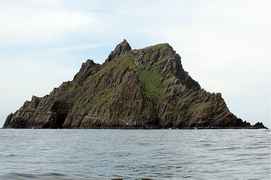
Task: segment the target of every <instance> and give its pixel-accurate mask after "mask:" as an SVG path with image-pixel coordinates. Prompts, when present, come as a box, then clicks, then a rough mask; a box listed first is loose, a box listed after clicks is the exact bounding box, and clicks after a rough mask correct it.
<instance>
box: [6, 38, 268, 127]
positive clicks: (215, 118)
mask: <svg viewBox="0 0 271 180" xmlns="http://www.w3.org/2000/svg"><path fill="white" fill-rule="evenodd" d="M4 128H265V127H264V125H263V124H262V123H256V124H255V125H254V126H252V125H251V124H250V123H248V122H245V121H242V120H241V119H239V118H237V117H236V116H235V115H234V114H232V113H231V112H230V111H229V109H228V107H227V105H226V104H225V101H224V100H223V98H222V96H221V94H220V93H217V94H215V93H209V92H207V91H205V90H204V89H202V88H201V87H200V85H199V84H198V82H196V81H195V80H193V79H192V78H191V77H190V76H189V74H188V73H187V72H186V71H185V70H184V69H183V67H182V64H181V57H180V56H179V55H178V54H176V52H175V51H174V50H173V48H172V47H171V46H170V45H169V44H158V45H155V46H150V47H147V48H144V49H135V50H132V49H131V47H130V45H129V44H128V42H127V41H126V40H124V41H123V42H121V43H120V44H119V45H117V47H116V48H115V49H114V50H113V51H112V52H111V54H110V55H109V57H108V58H107V59H106V60H105V63H104V64H102V65H99V64H96V63H94V62H93V61H92V60H87V61H86V62H85V63H83V65H82V67H81V69H80V71H79V72H78V73H77V74H76V75H75V77H74V79H73V80H72V81H68V82H64V83H63V84H62V85H61V86H60V87H58V88H55V89H54V90H53V91H52V92H51V93H50V94H49V95H46V96H44V97H42V98H39V97H35V96H33V98H32V100H31V101H26V102H25V103H24V105H23V106H22V107H21V108H20V109H19V110H18V111H16V112H15V113H12V114H10V115H9V116H8V117H7V119H6V122H5V124H4Z"/></svg>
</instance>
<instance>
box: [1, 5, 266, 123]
mask: <svg viewBox="0 0 271 180" xmlns="http://www.w3.org/2000/svg"><path fill="white" fill-rule="evenodd" d="M270 7H271V1H269V0H258V1H255V0H227V1H221V0H205V1H201V0H189V1H188V0H148V1H146V0H137V1H132V0H118V1H110V0H77V1H72V0H9V1H6V0H0V82H1V86H0V101H1V103H0V125H1V124H3V123H4V120H5V118H6V116H7V115H8V114H9V113H11V112H14V111H16V110H17V109H18V108H19V107H20V106H22V104H23V103H24V101H25V100H27V99H28V100H29V99H30V98H31V96H32V95H36V96H44V95H46V94H48V93H49V92H50V91H51V90H52V89H53V88H54V87H57V86H59V85H60V84H61V82H63V81H67V80H71V79H72V78H73V76H74V75H75V73H76V72H77V71H78V70H79V68H80V66H81V64H82V63H83V62H84V61H85V60H86V59H88V58H90V59H93V60H94V61H95V62H98V63H103V61H104V59H105V58H106V57H107V56H108V54H109V53H110V51H111V50H112V49H113V48H114V46H115V45H116V44H118V43H119V42H120V41H122V40H123V39H124V38H125V39H127V40H128V41H129V43H130V45H131V46H132V47H133V48H143V47H145V46H149V45H153V44H157V43H162V42H168V43H170V44H171V45H172V46H173V47H174V49H175V50H176V51H177V52H178V53H179V54H180V56H181V57H182V64H183V66H184V68H185V70H186V71H188V72H189V74H190V75H191V76H192V77H193V78H194V79H195V80H197V81H198V82H199V83H200V84H201V86H202V87H203V88H204V89H206V90H208V91H210V92H221V93H222V95H223V98H224V99H225V101H226V103H227V104H228V107H229V109H230V110H231V111H232V112H233V113H235V114H236V115H237V116H238V117H240V118H242V119H244V120H247V121H249V122H252V123H255V122H257V121H262V122H263V123H264V124H265V125H266V126H268V127H269V128H271V92H270V90H271V80H270V79H271V70H270V67H271V54H270V53H271V51H270V50H271V46H270V43H271V34H270V32H271V20H270V18H271V11H270Z"/></svg>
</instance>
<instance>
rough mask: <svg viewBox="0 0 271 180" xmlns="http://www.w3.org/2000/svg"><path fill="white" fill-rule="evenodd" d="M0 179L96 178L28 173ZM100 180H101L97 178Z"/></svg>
mask: <svg viewBox="0 0 271 180" xmlns="http://www.w3.org/2000/svg"><path fill="white" fill-rule="evenodd" d="M0 179H4V180H14V179H20V180H31V179H35V180H87V179H89V180H92V179H97V177H96V178H87V179H86V178H83V177H74V176H69V175H65V174H61V173H44V174H28V173H9V174H5V175H2V176H0ZM99 179H102V178H99Z"/></svg>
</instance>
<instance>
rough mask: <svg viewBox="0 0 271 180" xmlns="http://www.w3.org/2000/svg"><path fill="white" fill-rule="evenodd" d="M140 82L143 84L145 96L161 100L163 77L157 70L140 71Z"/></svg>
mask: <svg viewBox="0 0 271 180" xmlns="http://www.w3.org/2000/svg"><path fill="white" fill-rule="evenodd" d="M138 71H139V80H140V82H141V83H142V84H143V87H144V94H145V95H146V96H148V97H151V98H153V97H155V98H159V97H161V95H162V90H163V85H162V76H161V74H160V73H159V72H157V71H155V70H147V69H140V70H138Z"/></svg>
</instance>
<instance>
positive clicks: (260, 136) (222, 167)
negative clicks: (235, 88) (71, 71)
mask: <svg viewBox="0 0 271 180" xmlns="http://www.w3.org/2000/svg"><path fill="white" fill-rule="evenodd" d="M119 176H121V177H123V178H124V179H141V178H143V177H149V178H152V179H208V180H210V179H261V180H262V179H268V180H270V179H271V132H270V130H31V129H30V130H5V129H0V179H1V180H2V179H3V180H11V179H12V180H13V179H16V180H17V179H18V180H32V179H42V180H47V179H48V180H64V179H65V180H66V179H67V180H77V179H78V180H85V179H111V178H113V177H119Z"/></svg>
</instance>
